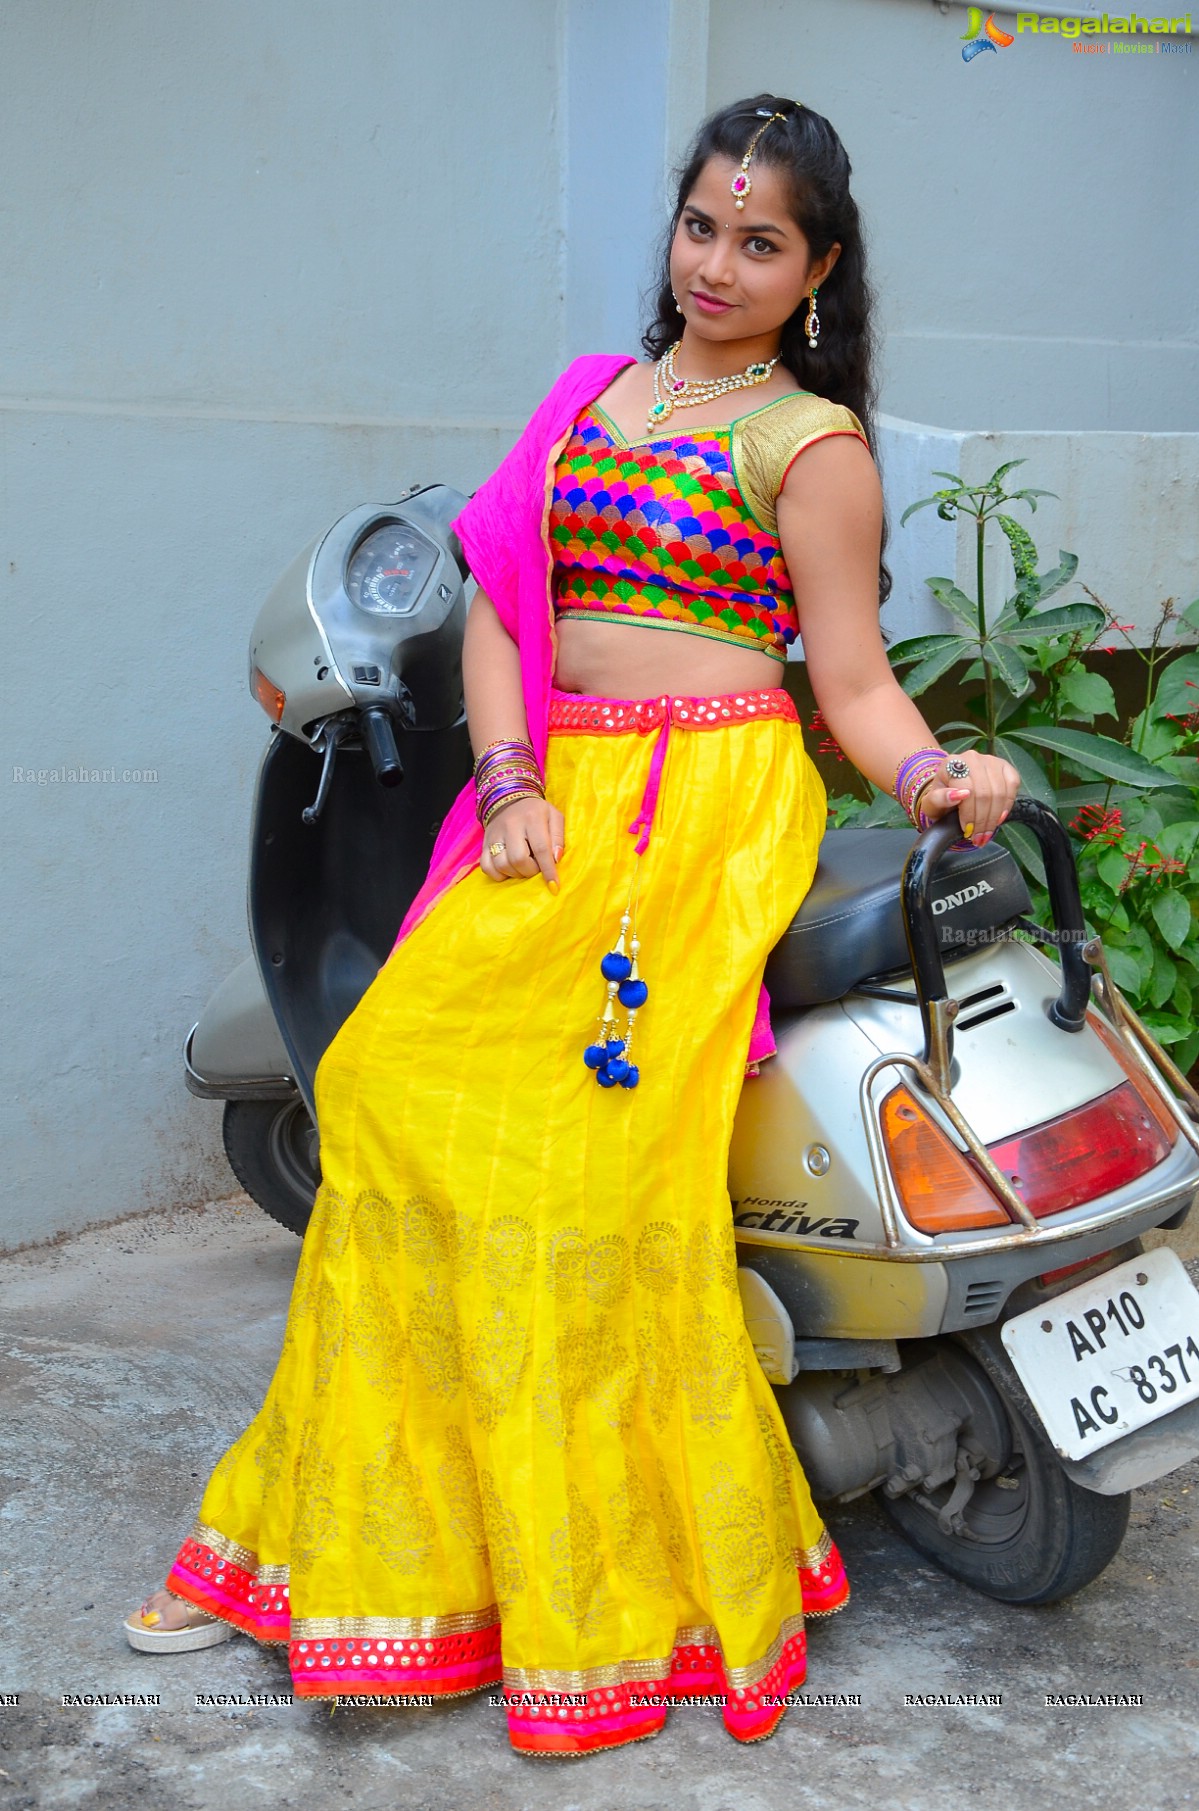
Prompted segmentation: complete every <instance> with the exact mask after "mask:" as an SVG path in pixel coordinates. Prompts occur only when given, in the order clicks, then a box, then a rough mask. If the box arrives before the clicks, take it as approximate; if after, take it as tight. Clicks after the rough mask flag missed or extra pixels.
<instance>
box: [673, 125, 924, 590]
mask: <svg viewBox="0 0 1199 1811" xmlns="http://www.w3.org/2000/svg"><path fill="white" fill-rule="evenodd" d="M763 109H765V111H766V113H781V114H784V115H785V118H783V119H781V120H772V121H771V123H770V125H769V126H768V127H767V129H766V131H765V132H763V133H762V136H761V138H760V139H759V140H758V145H757V149H756V150H755V152H754V155H753V163H754V164H768V165H769V166H770V167H771V168H772V169H775V170H778V171H779V173H780V174H781V176H782V177H783V180H784V183H785V186H786V192H787V199H788V204H789V207H790V211H791V216H792V219H793V220H794V221H795V223H796V225H797V226H798V227H799V229H800V231H801V232H802V233H803V235H804V237H805V239H806V240H807V242H808V245H809V247H810V249H811V253H812V257H813V258H814V259H819V258H822V257H823V256H824V254H825V253H826V252H827V251H828V250H829V248H830V246H832V245H833V244H835V243H837V242H839V243H840V246H841V254H840V256H839V257H838V259H837V262H836V263H835V264H834V266H833V268H832V270H831V271H830V272H829V274H828V276H827V277H826V278H825V280H824V282H823V283H822V284H821V285H820V296H819V310H820V341H819V344H818V345H817V346H816V348H815V350H813V349H812V348H811V347H810V346H809V345H808V336H807V334H806V333H805V332H804V325H803V323H804V318H805V316H806V314H807V309H808V303H807V297H806V296H804V297H802V298H801V300H800V302H799V305H798V306H797V308H796V310H795V313H794V314H793V315H792V316H791V318H790V319H789V320H788V321H787V322H786V323H785V324H784V326H783V331H782V338H781V341H780V344H779V359H780V361H781V363H782V364H784V365H785V366H786V367H787V370H788V371H790V373H791V375H792V377H793V378H794V379H795V381H796V383H797V384H798V385H799V387H800V389H801V390H810V391H812V392H813V394H814V395H816V396H825V397H827V398H828V400H829V401H830V402H839V403H843V404H844V405H845V406H846V407H847V408H850V409H852V410H853V412H854V414H855V415H856V416H857V417H858V420H859V421H860V422H861V424H862V426H863V428H864V429H865V430H866V437H867V439H868V440H869V442H870V446H871V448H872V449H873V450H874V453H875V459H876V460H877V458H878V451H877V446H876V438H875V405H876V400H877V390H876V381H875V352H876V344H875V332H874V324H873V308H874V294H873V291H872V289H871V287H870V283H869V281H868V279H867V276H866V250H865V244H864V241H863V234H862V222H861V217H860V215H859V213H858V206H857V203H856V201H855V200H854V198H853V196H852V195H851V194H850V192H849V178H850V174H851V169H852V166H851V165H850V161H849V158H848V156H847V155H846V151H845V146H844V145H843V144H842V143H841V140H840V139H839V138H838V136H837V134H836V132H835V131H834V130H833V128H832V126H830V124H829V122H828V121H827V120H826V119H825V117H824V115H823V114H822V113H816V112H814V111H813V110H812V109H811V108H810V107H804V106H800V105H799V104H798V103H797V102H795V101H790V100H784V99H780V98H779V97H778V96H777V95H773V94H755V95H753V96H752V97H751V99H749V100H746V101H734V102H733V103H732V105H731V106H728V107H722V108H721V109H720V110H719V112H717V113H713V114H712V115H711V116H710V117H709V118H708V119H706V120H705V121H704V123H703V125H702V126H701V127H700V129H699V131H698V132H697V134H696V136H695V139H694V142H693V143H692V145H691V148H690V150H689V151H688V153H687V157H686V159H685V161H684V163H683V164H682V166H681V168H680V169H679V170H678V171H677V172H676V178H677V187H676V191H675V203H674V212H673V214H672V216H671V220H670V226H669V229H668V230H667V233H666V236H665V239H664V241H663V244H662V248H661V253H660V256H659V274H658V278H657V281H656V293H655V292H654V290H652V289H651V293H650V298H649V300H650V305H651V306H652V307H653V308H654V310H655V318H654V319H653V321H651V323H650V325H649V326H648V327H647V328H646V330H645V333H644V334H643V335H642V340H641V343H642V345H643V346H644V348H645V350H646V352H647V353H648V354H649V356H650V357H651V358H654V359H658V358H661V356H662V354H663V353H664V352H665V351H666V348H667V347H668V346H670V345H672V344H673V343H674V341H675V340H677V339H678V337H679V325H680V314H679V309H678V307H677V306H676V304H675V301H674V298H673V296H672V295H671V293H670V247H671V243H672V241H673V239H674V235H675V231H676V228H677V227H678V223H679V217H680V215H681V214H682V212H683V209H684V207H685V206H686V204H687V197H688V196H689V195H690V193H691V191H692V189H693V188H694V187H695V185H696V183H697V182H698V180H699V176H700V172H701V170H702V169H703V167H704V165H705V164H706V163H707V161H708V159H709V158H710V157H731V158H732V160H733V162H734V163H740V161H741V159H742V158H743V157H744V155H745V151H746V147H747V146H748V144H749V141H750V139H751V138H752V137H753V134H754V133H755V132H756V131H757V130H758V128H759V126H760V125H761V124H762V119H761V114H762V111H763ZM750 173H751V175H752V173H753V166H752V165H751V168H750ZM886 544H887V519H886V512H885V510H884V513H883V533H882V545H883V547H884V548H885V547H886ZM890 594H891V574H890V572H889V571H888V569H887V565H886V562H885V561H884V560H883V559H881V558H880V560H879V574H878V596H879V606H880V608H881V606H882V605H883V604H885V603H886V601H887V598H888V597H889V596H890Z"/></svg>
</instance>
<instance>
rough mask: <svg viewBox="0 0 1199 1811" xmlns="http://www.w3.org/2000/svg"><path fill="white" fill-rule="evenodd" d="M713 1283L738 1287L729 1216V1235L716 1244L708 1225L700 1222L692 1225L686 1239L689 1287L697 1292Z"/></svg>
mask: <svg viewBox="0 0 1199 1811" xmlns="http://www.w3.org/2000/svg"><path fill="white" fill-rule="evenodd" d="M715 1283H718V1284H719V1285H720V1287H721V1288H722V1289H735V1288H736V1287H737V1248H736V1244H735V1242H734V1239H733V1223H732V1220H731V1219H730V1221H729V1225H728V1237H727V1239H724V1238H722V1239H721V1240H720V1242H719V1244H717V1241H716V1240H715V1239H714V1238H713V1237H712V1232H711V1229H710V1228H709V1227H707V1226H704V1225H702V1224H701V1225H699V1226H697V1227H696V1228H695V1231H694V1232H693V1233H692V1235H691V1238H690V1239H689V1241H688V1243H687V1287H688V1289H690V1290H691V1291H692V1292H693V1293H698V1292H700V1291H701V1290H704V1289H710V1288H711V1287H712V1285H713V1284H715Z"/></svg>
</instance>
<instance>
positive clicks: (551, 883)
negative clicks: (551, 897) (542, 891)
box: [545, 880, 558, 893]
mask: <svg viewBox="0 0 1199 1811" xmlns="http://www.w3.org/2000/svg"><path fill="white" fill-rule="evenodd" d="M545 884H546V886H547V887H548V888H549V890H550V892H551V893H556V892H557V891H558V883H557V881H556V880H547V881H546V883H545Z"/></svg>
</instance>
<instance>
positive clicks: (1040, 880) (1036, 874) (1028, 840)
mask: <svg viewBox="0 0 1199 1811" xmlns="http://www.w3.org/2000/svg"><path fill="white" fill-rule="evenodd" d="M995 834H996V839H997V841H999V842H1002V843H1003V844H1004V846H1005V847H1006V848H1008V849H1010V850H1011V852H1012V854H1013V855H1014V856H1015V857H1016V860H1017V861H1018V862H1019V864H1020V866H1021V867H1022V868H1023V869H1024V872H1025V873H1026V874H1027V875H1029V876H1030V877H1031V878H1032V880H1033V881H1035V883H1036V885H1037V886H1039V887H1043V886H1045V885H1046V884H1047V883H1046V879H1045V862H1044V859H1043V857H1042V855H1041V845H1040V843H1039V842H1038V841H1037V839H1036V837H1035V836H1034V835H1033V833H1032V831H1031V830H1030V829H1029V828H1028V826H1027V825H1026V824H1014V823H1013V822H1012V821H1011V819H1010V818H1009V819H1008V821H1007V823H1006V824H1001V825H1000V827H999V829H998V830H997V831H996V833H995Z"/></svg>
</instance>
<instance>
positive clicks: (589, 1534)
mask: <svg viewBox="0 0 1199 1811" xmlns="http://www.w3.org/2000/svg"><path fill="white" fill-rule="evenodd" d="M566 1500H567V1511H566V1515H565V1516H564V1518H563V1520H562V1521H561V1522H560V1523H559V1524H558V1526H557V1528H555V1529H554V1531H553V1533H552V1534H551V1535H550V1564H551V1565H552V1566H553V1569H554V1575H553V1582H552V1584H551V1586H550V1608H551V1609H553V1610H556V1611H557V1612H558V1615H559V1616H561V1617H563V1618H565V1620H566V1621H567V1622H568V1623H569V1624H570V1625H571V1627H572V1628H573V1629H574V1630H575V1631H576V1632H577V1633H578V1634H579V1635H582V1636H587V1635H594V1634H595V1633H596V1632H597V1631H598V1629H599V1627H600V1623H601V1620H602V1617H603V1611H604V1600H605V1598H606V1597H607V1592H606V1590H605V1589H604V1584H603V1579H604V1560H603V1552H602V1549H601V1546H600V1533H599V1523H598V1521H597V1520H596V1518H595V1516H594V1515H593V1514H592V1513H591V1511H590V1509H588V1507H587V1505H586V1503H585V1502H584V1501H583V1496H582V1493H581V1491H580V1490H579V1487H578V1485H577V1484H570V1485H568V1486H567V1492H566Z"/></svg>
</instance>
